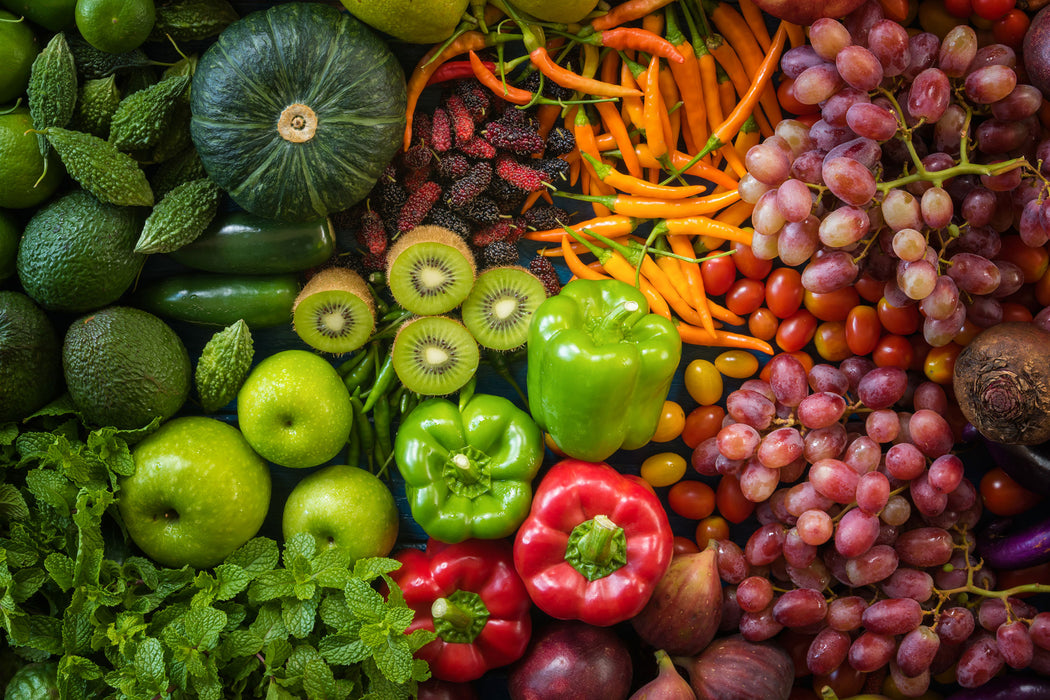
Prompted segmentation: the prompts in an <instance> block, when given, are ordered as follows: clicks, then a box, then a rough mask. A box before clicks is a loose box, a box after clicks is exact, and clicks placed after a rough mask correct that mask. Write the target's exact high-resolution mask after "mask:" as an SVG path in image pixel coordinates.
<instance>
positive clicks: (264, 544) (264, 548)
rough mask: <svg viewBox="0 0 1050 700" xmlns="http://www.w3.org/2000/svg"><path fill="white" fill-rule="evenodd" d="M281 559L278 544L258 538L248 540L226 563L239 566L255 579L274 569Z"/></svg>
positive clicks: (267, 539) (227, 558) (264, 538)
mask: <svg viewBox="0 0 1050 700" xmlns="http://www.w3.org/2000/svg"><path fill="white" fill-rule="evenodd" d="M280 558H281V552H280V549H278V547H277V543H276V542H274V541H273V540H271V539H269V538H267V537H256V538H254V539H250V540H248V541H247V542H245V543H244V544H243V545H242V546H241V547H240V548H239V549H238V550H237V551H235V552H234V553H233V554H231V555H230V556H228V557H226V563H227V564H234V565H236V566H239V567H240V568H242V569H244V572H245V573H246V574H248V576H250V577H252V578H255V577H256V576H258V575H259V574H261V573H263V572H265V571H270V570H272V569H274V568H275V567H276V566H277V563H278V562H279V561H280Z"/></svg>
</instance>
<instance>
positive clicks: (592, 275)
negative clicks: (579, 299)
mask: <svg viewBox="0 0 1050 700" xmlns="http://www.w3.org/2000/svg"><path fill="white" fill-rule="evenodd" d="M561 250H562V254H563V255H564V257H565V266H566V267H568V268H569V272H571V273H572V274H574V275H576V276H577V277H579V278H580V279H585V280H607V279H609V276H608V275H605V274H602V273H601V272H597V271H595V270H592V269H591V268H590V267H588V266H587V265H585V264H584V263H583V261H582V260H580V258H579V256H578V255H576V251H574V250H573V249H572V246H571V245H569V236H568V234H566V233H565V232H564V231H563V232H562V234H561Z"/></svg>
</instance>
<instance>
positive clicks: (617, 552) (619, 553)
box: [565, 515, 627, 581]
mask: <svg viewBox="0 0 1050 700" xmlns="http://www.w3.org/2000/svg"><path fill="white" fill-rule="evenodd" d="M565 560H566V561H567V562H569V564H571V565H572V567H573V568H574V569H576V570H577V571H579V572H580V574H582V575H583V576H584V577H585V578H586V579H587V580H588V581H594V580H597V579H600V578H604V577H606V576H608V575H609V574H611V573H613V572H614V571H616V570H617V569H619V568H620V567H621V566H623V565H624V564H626V563H627V537H626V535H625V534H624V531H623V528H622V527H620V526H619V525H617V524H616V523H614V522H613V521H612V520H610V519H609V516H607V515H596V516H594V517H593V518H591V519H590V520H585V521H584V522H582V523H580V524H579V525H577V526H576V527H574V528H573V530H572V532H571V533H570V534H569V543H568V545H566V547H565Z"/></svg>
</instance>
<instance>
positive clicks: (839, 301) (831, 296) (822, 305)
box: [802, 287, 860, 321]
mask: <svg viewBox="0 0 1050 700" xmlns="http://www.w3.org/2000/svg"><path fill="white" fill-rule="evenodd" d="M802 303H803V305H804V306H805V307H806V308H807V309H808V310H809V312H810V313H811V314H813V315H814V316H816V317H817V318H818V319H820V320H821V321H845V320H846V316H848V315H849V312H850V309H852V308H853V307H854V306H856V305H857V304H859V303H860V295H859V294H858V293H857V290H856V289H854V288H853V287H843V288H841V289H836V290H835V291H833V292H826V293H824V294H820V293H818V292H811V291H808V290H807V291H806V294H805V297H803V300H802Z"/></svg>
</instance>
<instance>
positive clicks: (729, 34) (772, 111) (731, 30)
mask: <svg viewBox="0 0 1050 700" xmlns="http://www.w3.org/2000/svg"><path fill="white" fill-rule="evenodd" d="M711 20H712V21H713V22H714V23H715V26H716V27H718V31H719V33H720V34H721V35H722V36H723V37H724V38H725V40H726V41H728V42H729V43H730V44H732V46H733V48H734V49H736V53H737V55H738V56H739V57H740V62H741V63H743V64H744V69H745V70H747V73H748V75H749V76H751V79H752V80H755V76H756V75H757V74H758V72H759V67H760V66H761V65H762V63H763V61H764V58H763V56H764V55H765V56H768V55H769V53H770V51H771V50H772V49H773V44H774V43H775V42H771V43H770V51H763V50H762V47H760V46H759V44H758V41H757V40H756V39H755V37H754V36H752V34H751V30H750V29H748V26H747V22H746V21H745V20H744V18H743V17H741V16H740V13H739V12H737V11H736V9H734V8H733V7H732V6H731V5H729V4H728V3H726V2H719V3H718V4H716V5H715V8H714V10H713V11H712V12H711ZM785 31H786V29H785ZM779 53H780V52H779V51H778V52H777V54H778V57H777V62H779V61H780V58H779ZM760 98H761V99H760V101H761V103H762V109H764V110H765V111H766V115H767V116H768V117H769V121H770V123H772V124H776V123H778V122H779V121H780V120H781V119H782V118H783V117H782V115H781V113H780V105H779V104H778V103H777V96H776V92H775V91H774V90H773V85H772V83H767V85H766V86H765V88H763V90H762V93H761V95H760Z"/></svg>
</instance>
